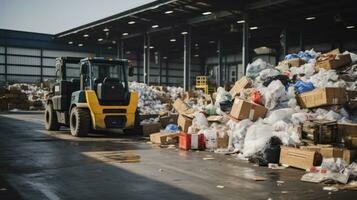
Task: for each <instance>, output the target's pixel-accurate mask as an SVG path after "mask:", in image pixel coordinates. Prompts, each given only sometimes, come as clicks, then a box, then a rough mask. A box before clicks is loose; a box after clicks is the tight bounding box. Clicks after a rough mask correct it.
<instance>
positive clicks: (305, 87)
mask: <svg viewBox="0 0 357 200" xmlns="http://www.w3.org/2000/svg"><path fill="white" fill-rule="evenodd" d="M294 87H295V90H296V92H297V93H299V94H300V93H304V92H308V91H311V90H313V89H315V87H314V85H313V84H312V83H311V82H304V81H296V83H295V84H294Z"/></svg>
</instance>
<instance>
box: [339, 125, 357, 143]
mask: <svg viewBox="0 0 357 200" xmlns="http://www.w3.org/2000/svg"><path fill="white" fill-rule="evenodd" d="M337 130H338V134H339V137H340V139H341V141H343V142H344V144H345V146H346V147H347V148H349V149H357V124H354V123H338V124H337Z"/></svg>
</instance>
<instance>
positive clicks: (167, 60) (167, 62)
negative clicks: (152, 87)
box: [165, 57, 169, 86]
mask: <svg viewBox="0 0 357 200" xmlns="http://www.w3.org/2000/svg"><path fill="white" fill-rule="evenodd" d="M165 63H166V66H165V70H166V79H165V83H166V86H167V85H169V58H168V57H167V58H166V60H165Z"/></svg>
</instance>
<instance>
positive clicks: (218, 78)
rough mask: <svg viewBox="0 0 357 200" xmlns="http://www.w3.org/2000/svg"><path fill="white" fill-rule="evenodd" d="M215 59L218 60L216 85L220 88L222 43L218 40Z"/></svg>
mask: <svg viewBox="0 0 357 200" xmlns="http://www.w3.org/2000/svg"><path fill="white" fill-rule="evenodd" d="M217 59H218V68H217V77H216V80H217V85H218V86H222V67H223V66H222V42H221V40H220V39H219V40H218V42H217Z"/></svg>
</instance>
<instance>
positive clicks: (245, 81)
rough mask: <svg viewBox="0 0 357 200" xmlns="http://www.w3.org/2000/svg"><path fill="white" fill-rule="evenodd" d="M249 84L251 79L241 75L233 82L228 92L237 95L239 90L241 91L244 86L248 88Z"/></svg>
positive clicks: (233, 95)
mask: <svg viewBox="0 0 357 200" xmlns="http://www.w3.org/2000/svg"><path fill="white" fill-rule="evenodd" d="M251 84H252V83H251V81H250V80H249V79H248V78H247V77H245V76H243V77H242V78H241V79H239V80H238V81H236V82H235V84H234V86H233V87H232V89H231V90H230V91H229V93H230V94H231V95H232V97H235V96H236V95H239V94H240V92H242V91H243V90H244V89H245V88H250V87H251Z"/></svg>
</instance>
